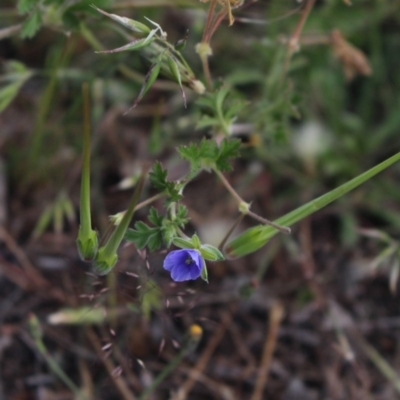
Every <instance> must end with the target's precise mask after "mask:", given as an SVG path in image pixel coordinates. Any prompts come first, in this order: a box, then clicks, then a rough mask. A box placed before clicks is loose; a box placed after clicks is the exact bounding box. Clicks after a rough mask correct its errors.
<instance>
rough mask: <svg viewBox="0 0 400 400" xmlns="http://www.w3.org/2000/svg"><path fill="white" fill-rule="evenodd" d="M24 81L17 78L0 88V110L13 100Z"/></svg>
mask: <svg viewBox="0 0 400 400" xmlns="http://www.w3.org/2000/svg"><path fill="white" fill-rule="evenodd" d="M24 82H25V81H21V80H19V81H16V82H13V83H10V84H9V85H7V86H5V87H3V88H1V89H0V112H2V111H3V110H4V109H5V108H7V107H8V105H9V104H10V103H11V102H12V101H13V100H14V98H15V97H16V96H17V94H18V92H19V89H20V88H21V86H22V85H23V84H24Z"/></svg>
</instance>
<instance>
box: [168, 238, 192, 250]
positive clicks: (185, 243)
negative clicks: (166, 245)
mask: <svg viewBox="0 0 400 400" xmlns="http://www.w3.org/2000/svg"><path fill="white" fill-rule="evenodd" d="M172 243H173V244H174V245H175V246H176V247H179V248H181V249H194V246H193V243H192V241H191V240H190V239H184V238H181V237H175V238H174V239H173V240H172Z"/></svg>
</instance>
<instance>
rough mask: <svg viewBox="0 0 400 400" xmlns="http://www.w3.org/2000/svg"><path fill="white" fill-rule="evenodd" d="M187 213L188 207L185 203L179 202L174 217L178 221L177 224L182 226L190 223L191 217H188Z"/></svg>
mask: <svg viewBox="0 0 400 400" xmlns="http://www.w3.org/2000/svg"><path fill="white" fill-rule="evenodd" d="M187 213H188V210H187V208H186V207H185V206H184V205H183V204H178V207H177V209H176V215H175V218H174V222H175V223H176V225H178V226H180V227H181V228H182V227H183V226H185V225H186V224H187V223H188V221H189V219H188V218H187Z"/></svg>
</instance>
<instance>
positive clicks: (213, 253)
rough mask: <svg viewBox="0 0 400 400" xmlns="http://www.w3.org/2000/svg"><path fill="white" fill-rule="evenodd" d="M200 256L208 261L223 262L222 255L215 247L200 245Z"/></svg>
mask: <svg viewBox="0 0 400 400" xmlns="http://www.w3.org/2000/svg"><path fill="white" fill-rule="evenodd" d="M199 251H200V254H201V256H202V257H203V258H204V259H206V260H208V261H223V260H225V257H224V255H223V254H222V253H221V251H220V250H218V249H217V248H216V247H214V246H211V245H210V244H202V245H201V247H200V249H199Z"/></svg>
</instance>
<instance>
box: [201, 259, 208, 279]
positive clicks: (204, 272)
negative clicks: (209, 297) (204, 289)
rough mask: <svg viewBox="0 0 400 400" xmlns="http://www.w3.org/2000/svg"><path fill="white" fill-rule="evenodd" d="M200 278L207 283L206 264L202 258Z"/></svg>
mask: <svg viewBox="0 0 400 400" xmlns="http://www.w3.org/2000/svg"><path fill="white" fill-rule="evenodd" d="M200 278H201V279H203V281H206V282H207V283H208V271H207V265H206V262H205V261H204V260H203V268H202V269H201V274H200Z"/></svg>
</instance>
